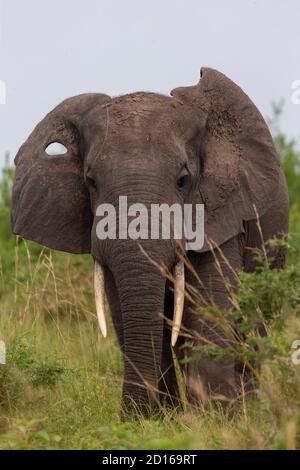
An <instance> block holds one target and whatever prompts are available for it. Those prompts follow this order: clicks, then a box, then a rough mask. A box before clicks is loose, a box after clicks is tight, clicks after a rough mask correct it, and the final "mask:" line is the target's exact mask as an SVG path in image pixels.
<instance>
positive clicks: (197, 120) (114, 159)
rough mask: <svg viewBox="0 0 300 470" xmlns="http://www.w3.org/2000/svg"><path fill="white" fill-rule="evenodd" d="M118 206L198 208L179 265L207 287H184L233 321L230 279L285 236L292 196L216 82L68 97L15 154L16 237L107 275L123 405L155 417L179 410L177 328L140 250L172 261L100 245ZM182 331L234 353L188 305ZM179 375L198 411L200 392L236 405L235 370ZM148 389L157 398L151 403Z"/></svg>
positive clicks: (262, 128) (231, 89)
mask: <svg viewBox="0 0 300 470" xmlns="http://www.w3.org/2000/svg"><path fill="white" fill-rule="evenodd" d="M54 141H58V142H61V143H62V144H64V145H65V146H66V147H67V149H68V153H67V154H66V155H63V156H55V157H49V156H48V155H47V154H46V153H45V148H46V147H47V145H48V144H50V143H51V142H54ZM186 172H188V176H184V175H185V174H186ZM182 176H184V177H183V178H182ZM120 195H123V196H124V195H127V196H128V203H129V204H130V203H132V202H139V203H144V204H146V205H148V204H150V203H169V204H173V203H180V204H183V203H184V202H190V203H191V202H192V203H204V205H205V235H206V242H205V245H204V247H203V249H202V250H201V252H192V251H189V252H188V254H187V256H188V258H189V260H190V261H191V262H192V264H193V266H194V269H195V270H196V272H197V274H198V276H199V277H200V279H201V281H202V284H201V285H200V284H199V282H197V280H196V278H195V276H193V275H192V274H191V272H190V271H189V270H186V281H187V282H188V283H190V284H192V285H193V286H195V288H196V289H197V291H198V292H199V293H200V294H202V298H203V301H202V302H203V305H205V303H206V302H207V303H210V302H212V301H213V302H215V303H216V304H217V305H220V306H221V307H229V308H230V307H231V304H230V300H229V296H228V290H227V287H226V286H225V280H227V281H229V282H230V283H231V284H232V285H235V283H236V277H235V275H234V271H236V272H238V271H240V270H241V269H245V270H247V271H252V270H253V269H255V266H254V262H253V260H252V256H251V252H252V249H253V248H255V247H257V248H261V246H262V237H263V239H264V240H268V239H270V238H273V237H275V236H277V237H282V236H284V235H285V234H286V233H287V229H288V196H287V188H286V184H285V180H284V177H283V174H282V170H281V168H280V165H279V162H278V158H277V155H276V152H275V149H274V145H273V142H272V139H271V136H270V133H269V131H268V129H267V126H266V124H265V122H264V120H263V118H262V117H261V115H260V114H259V112H258V110H257V109H256V108H255V106H254V105H253V103H252V102H251V101H250V99H249V98H248V97H247V96H246V95H245V94H244V93H243V92H242V90H240V88H239V87H237V86H236V85H235V84H234V83H233V82H231V81H230V80H229V79H228V78H227V77H225V76H224V75H222V74H221V73H219V72H216V71H214V70H211V69H203V70H202V78H201V80H200V82H199V83H198V84H197V85H196V86H194V87H187V88H179V89H176V90H174V92H173V93H172V97H167V96H161V95H157V94H154V93H134V94H130V95H126V96H123V97H120V98H114V99H110V98H109V97H108V96H105V95H101V94H87V95H80V96H78V97H74V98H70V99H69V100H66V101H65V102H63V103H62V104H61V105H59V106H58V107H57V108H55V110H54V111H52V112H51V113H50V114H49V115H48V116H46V118H45V119H44V120H43V121H42V122H41V123H40V124H39V125H38V126H37V127H36V129H35V130H34V131H33V133H32V134H31V136H30V137H29V139H28V140H27V141H26V142H25V144H24V145H23V146H22V147H21V149H20V151H19V153H18V155H17V157H16V176H15V182H14V191H13V212H12V224H13V230H14V233H17V234H19V235H21V236H22V237H24V238H29V239H32V240H35V241H37V242H40V243H41V244H43V245H46V246H48V247H50V248H54V249H59V250H63V251H68V252H71V253H91V254H92V256H93V257H94V258H95V259H96V260H98V261H99V262H100V263H101V264H102V266H104V267H105V284H106V292H107V296H108V300H109V304H110V309H111V314H112V319H113V324H114V327H115V329H116V332H117V336H118V340H119V343H120V347H121V350H122V352H123V353H124V363H125V373H124V384H123V405H124V408H125V409H126V410H127V411H131V410H132V408H133V406H138V407H139V408H140V409H141V410H142V412H144V413H145V414H146V413H147V410H148V409H149V404H150V405H151V406H152V407H153V408H155V407H157V406H158V403H159V402H161V403H168V404H171V405H173V406H177V405H179V403H180V400H179V392H178V385H177V380H176V376H175V370H174V364H173V358H172V350H171V345H170V336H171V335H170V327H169V326H168V325H167V322H166V320H164V319H163V315H164V316H165V317H166V318H169V319H172V315H173V294H172V291H171V290H170V289H169V283H168V282H166V279H165V277H164V276H163V275H162V274H161V272H160V271H159V270H158V269H157V267H156V266H155V265H154V264H153V263H152V262H150V261H149V258H148V257H146V256H145V254H144V253H143V252H142V251H141V249H140V246H139V245H141V246H142V247H143V248H144V250H145V251H146V252H147V253H148V255H149V257H150V258H151V259H152V260H154V261H156V262H158V263H160V264H162V263H163V264H164V265H165V266H166V267H167V268H168V269H169V270H171V269H172V267H173V266H174V264H175V263H176V261H177V260H178V254H177V251H176V244H175V242H174V240H152V241H151V240H150V241H144V240H142V241H132V240H106V241H101V240H98V239H97V237H96V233H95V227H96V223H97V217H94V214H95V209H96V207H97V206H98V205H99V204H100V203H102V202H106V203H113V204H115V203H116V201H117V200H118V197H119V196H120ZM257 219H258V220H259V223H260V226H261V233H260V232H259V230H258V228H257ZM216 247H217V248H216ZM221 252H222V253H223V255H222V256H221V254H220V253H221ZM272 255H273V256H274V262H273V264H274V266H275V267H281V266H283V264H284V253H283V252H280V251H278V252H275V253H272ZM224 258H226V259H227V261H228V263H227V262H226V263H225V261H224ZM217 262H219V263H220V265H221V267H222V270H223V276H222V275H221V274H220V270H219V269H217V265H218V263H217ZM229 264H230V265H231V268H229V267H228V266H229ZM232 268H233V269H232ZM183 326H184V328H186V329H188V330H191V331H193V332H196V333H197V336H198V337H199V336H200V335H201V336H202V337H204V338H207V339H209V340H213V341H215V342H216V343H217V344H221V345H226V344H228V341H229V340H228V338H226V336H225V334H224V333H223V332H221V331H218V329H217V328H216V327H215V326H214V325H213V324H211V323H209V322H208V321H207V320H205V319H204V318H203V317H202V316H201V315H200V314H199V313H198V314H195V313H194V312H193V308H192V306H191V305H190V304H189V303H188V302H186V303H185V310H184V316H183ZM183 341H184V338H183V337H179V340H178V342H177V345H176V348H175V351H176V354H177V355H178V357H179V358H180V359H182V356H183V354H184V353H183V349H182V348H180V346H181V345H182V344H183ZM192 343H193V350H196V349H199V348H201V344H203V343H202V342H201V340H200V339H194V340H193V341H192ZM185 354H186V355H187V356H190V355H191V354H192V351H191V350H190V349H189V350H186V352H185ZM182 372H183V374H184V378H185V383H186V391H187V395H188V398H189V399H190V400H191V401H192V402H198V401H199V400H200V399H201V397H200V394H199V391H200V390H201V386H199V384H202V385H204V389H206V391H208V392H212V393H214V394H218V395H224V396H225V397H227V398H229V399H234V398H235V397H236V396H237V394H238V393H239V387H240V385H241V377H242V376H241V374H242V367H241V365H238V364H235V363H234V361H233V360H222V361H212V360H210V359H208V358H205V359H201V360H198V361H197V362H191V363H187V364H186V365H182ZM145 383H147V384H148V385H150V388H151V387H153V388H154V389H159V390H160V392H161V393H160V394H158V393H153V392H149V387H145Z"/></svg>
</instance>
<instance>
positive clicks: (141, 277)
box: [113, 249, 166, 415]
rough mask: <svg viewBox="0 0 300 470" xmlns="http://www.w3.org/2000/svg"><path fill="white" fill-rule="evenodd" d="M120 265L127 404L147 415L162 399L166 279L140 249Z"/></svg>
mask: <svg viewBox="0 0 300 470" xmlns="http://www.w3.org/2000/svg"><path fill="white" fill-rule="evenodd" d="M137 251H139V253H138V252H137ZM150 256H151V254H150ZM117 265H118V266H119V269H118V271H115V270H113V272H114V277H115V281H116V286H117V289H118V293H119V299H120V305H121V312H122V319H123V335H124V351H125V354H124V361H125V373H124V384H123V405H124V409H125V410H126V411H129V412H132V411H134V409H138V410H139V411H141V412H142V413H143V414H144V415H147V414H148V413H149V411H150V409H155V408H156V406H157V404H158V400H159V398H158V395H157V389H158V379H159V375H160V364H161V354H162V341H163V326H164V320H163V315H164V296H165V285H166V279H165V277H164V276H163V274H162V273H161V272H160V271H159V269H158V268H157V267H156V266H154V265H153V264H151V262H150V261H149V259H147V258H146V257H145V255H144V254H142V253H141V252H140V250H135V249H134V251H133V252H131V253H129V252H128V249H127V250H126V255H122V260H121V262H120V261H119V260H117ZM120 267H121V268H120Z"/></svg>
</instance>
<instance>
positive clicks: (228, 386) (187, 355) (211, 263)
mask: <svg viewBox="0 0 300 470" xmlns="http://www.w3.org/2000/svg"><path fill="white" fill-rule="evenodd" d="M220 250H221V253H222V254H221V253H220V251H218V250H215V251H214V252H205V253H202V254H199V253H194V252H190V253H189V254H188V257H189V260H190V262H191V264H192V265H193V268H194V270H195V271H196V273H197V276H198V277H199V279H200V281H201V282H199V280H198V279H197V278H196V276H195V274H193V273H192V272H191V270H189V269H188V268H187V269H186V283H187V285H190V286H192V287H193V288H194V289H195V290H196V291H197V298H198V300H197V306H198V307H200V309H199V310H200V311H199V310H197V308H196V307H195V305H193V304H192V303H191V302H186V305H185V311H184V317H183V329H184V330H185V331H186V332H187V336H188V338H187V340H186V341H185V344H186V347H183V343H184V339H183V337H181V338H180V341H179V342H178V345H177V355H178V358H179V362H180V363H181V370H182V373H183V376H184V380H185V385H186V392H187V397H188V400H189V401H190V402H191V403H194V404H195V403H199V402H201V403H203V402H205V400H206V399H207V398H208V397H211V398H212V397H213V398H214V399H217V400H220V402H221V403H224V404H226V403H228V402H232V401H233V400H235V399H236V398H237V397H238V395H239V393H240V389H241V380H242V372H241V373H239V372H238V370H237V368H236V364H235V360H234V359H233V358H225V357H224V358H222V359H218V360H217V359H213V358H211V357H208V356H207V355H206V356H205V355H203V354H202V353H201V350H203V347H204V346H205V345H217V346H220V347H224V348H226V347H230V346H231V341H232V339H230V338H229V336H228V335H227V334H226V333H225V332H224V330H223V328H221V327H220V326H218V325H217V324H216V322H215V321H214V320H213V319H212V317H211V315H210V316H208V315H206V314H205V307H210V306H213V305H215V306H217V307H220V308H224V309H230V308H232V304H231V301H230V290H232V289H234V287H235V286H236V283H237V272H238V271H239V270H240V269H241V268H242V253H243V237H242V236H239V237H234V238H232V239H231V240H229V241H228V242H226V243H224V244H223V245H222V246H221V247H220ZM201 311H203V312H204V313H201Z"/></svg>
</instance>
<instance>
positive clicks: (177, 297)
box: [94, 259, 185, 347]
mask: <svg viewBox="0 0 300 470" xmlns="http://www.w3.org/2000/svg"><path fill="white" fill-rule="evenodd" d="M172 277H173V282H174V309H173V322H172V335H171V345H172V347H174V346H175V345H176V342H177V339H178V336H179V332H180V327H181V322H182V316H183V309H184V288H185V276H184V261H183V260H180V261H178V262H177V263H176V264H175V266H174V267H173V273H172ZM94 293H95V304H96V312H97V318H98V323H99V327H100V330H101V333H102V335H103V336H104V338H106V336H107V325H106V317H105V275H104V269H103V267H102V265H101V264H100V262H99V261H97V260H96V259H95V261H94Z"/></svg>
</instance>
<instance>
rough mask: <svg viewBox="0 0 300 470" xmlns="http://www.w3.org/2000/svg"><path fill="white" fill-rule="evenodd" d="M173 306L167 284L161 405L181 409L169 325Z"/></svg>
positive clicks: (160, 387) (160, 386) (159, 383)
mask: <svg viewBox="0 0 300 470" xmlns="http://www.w3.org/2000/svg"><path fill="white" fill-rule="evenodd" d="M173 305H174V296H173V293H172V292H171V291H170V290H169V282H167V285H166V294H165V309H164V314H165V321H164V332H163V346H162V360H161V376H160V379H159V382H158V385H159V391H160V401H161V404H162V405H164V406H169V407H172V408H181V407H182V404H181V400H180V393H179V387H178V382H177V378H176V370H175V364H174V358H173V352H172V348H171V328H170V325H169V324H168V321H169V320H171V319H172V315H173Z"/></svg>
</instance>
